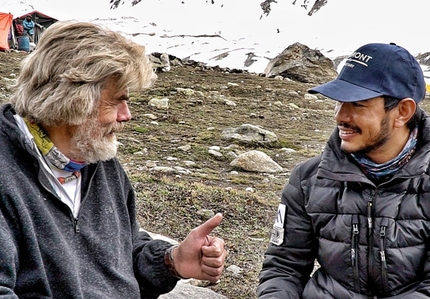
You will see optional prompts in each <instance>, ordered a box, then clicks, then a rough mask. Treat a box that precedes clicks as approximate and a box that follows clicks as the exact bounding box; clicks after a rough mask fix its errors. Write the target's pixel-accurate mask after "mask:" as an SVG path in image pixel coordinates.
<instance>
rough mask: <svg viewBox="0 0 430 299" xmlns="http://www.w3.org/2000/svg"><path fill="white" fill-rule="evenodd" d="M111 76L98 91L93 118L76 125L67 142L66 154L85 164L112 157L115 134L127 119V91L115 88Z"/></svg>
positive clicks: (113, 154) (128, 114) (114, 149)
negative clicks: (97, 103)
mask: <svg viewBox="0 0 430 299" xmlns="http://www.w3.org/2000/svg"><path fill="white" fill-rule="evenodd" d="M115 83H116V81H115V80H113V79H111V80H109V81H108V82H107V84H106V86H105V88H104V89H103V90H102V92H101V97H100V104H99V107H98V111H97V113H98V114H97V116H96V117H90V118H89V119H88V120H87V121H86V122H85V123H83V124H82V125H80V126H77V127H76V130H75V131H74V133H73V137H72V139H71V142H70V146H71V148H70V151H69V156H70V157H74V159H76V160H79V161H84V162H86V163H95V162H97V161H106V160H109V159H112V158H113V157H115V155H116V152H117V140H116V136H115V133H116V132H119V131H121V130H122V128H123V127H124V122H126V121H129V120H130V119H131V114H130V111H129V109H128V105H127V100H128V91H127V90H120V91H118V90H117V88H116V84H115Z"/></svg>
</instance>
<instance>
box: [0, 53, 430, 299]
mask: <svg viewBox="0 0 430 299" xmlns="http://www.w3.org/2000/svg"><path fill="white" fill-rule="evenodd" d="M23 55H25V54H20V53H0V102H5V101H7V98H8V96H9V93H8V91H7V84H9V83H10V82H11V80H12V79H13V78H15V76H16V74H18V72H19V62H20V61H21V59H22V58H23V57H24V56H23ZM158 76H159V78H158V80H157V82H156V83H155V85H154V86H153V88H151V89H149V90H147V91H145V92H142V93H139V94H133V95H132V97H131V100H130V102H129V106H130V110H131V112H132V114H133V119H132V120H131V121H130V122H129V123H128V125H127V126H126V129H125V130H124V131H123V132H121V133H120V134H119V136H118V139H119V141H120V142H121V146H120V152H119V155H118V157H119V159H120V160H121V162H122V163H123V165H124V167H125V169H126V170H127V172H128V174H129V175H130V178H131V180H132V182H133V185H134V187H135V190H136V194H137V210H138V219H139V221H140V223H141V225H142V227H143V228H145V229H147V230H149V231H152V232H156V233H159V234H163V235H166V236H168V237H170V238H173V239H177V240H181V239H183V238H184V237H185V236H186V234H187V233H188V232H189V231H190V230H191V229H192V228H194V227H195V226H197V225H199V224H200V223H201V222H202V221H204V220H206V219H207V217H208V216H207V215H208V213H210V211H213V212H215V213H216V212H221V213H223V215H224V221H223V222H222V224H221V226H220V227H219V228H217V229H216V230H215V231H214V234H215V235H218V236H220V237H222V238H223V239H224V240H225V241H226V247H227V249H228V251H229V256H228V259H227V263H226V268H228V267H230V266H232V265H235V266H238V267H240V268H241V269H242V272H241V273H240V274H233V273H232V272H231V271H228V270H226V271H225V274H224V275H223V277H222V279H221V281H220V282H219V283H218V284H216V285H210V286H208V287H209V288H211V289H212V290H214V291H216V292H218V293H221V294H223V295H225V296H227V297H228V298H230V299H245V298H247V299H249V298H255V297H256V296H255V289H256V286H257V276H258V272H259V270H260V267H261V262H262V260H263V254H264V251H265V249H266V247H267V245H268V240H269V236H270V232H271V227H272V225H273V222H274V215H275V211H276V208H277V204H278V200H279V196H280V192H281V190H282V188H283V185H284V184H285V183H286V182H287V181H288V176H289V174H290V172H291V170H292V168H293V167H294V166H295V165H296V164H297V163H299V162H301V161H304V160H306V159H307V158H309V157H311V156H314V155H316V154H318V153H320V152H321V151H322V149H323V147H324V144H325V141H326V139H327V138H328V136H329V135H330V133H331V131H332V129H333V127H334V121H333V107H334V103H333V102H332V101H330V100H324V99H322V98H321V99H317V98H311V99H305V97H304V95H305V94H306V90H307V89H309V88H310V87H311V85H306V84H301V83H297V82H293V81H286V80H283V81H281V80H276V79H269V78H265V77H260V76H257V75H255V74H247V73H231V72H227V71H226V70H222V69H217V68H215V69H206V68H203V67H201V66H200V67H198V66H195V65H188V66H184V65H182V66H180V65H177V66H173V67H172V69H171V70H170V71H169V72H166V73H159V74H158ZM153 98H159V99H161V98H168V99H169V108H168V109H157V108H154V107H151V106H149V105H148V102H149V101H150V100H151V99H153ZM427 102H428V101H425V102H424V108H425V109H426V106H427V105H429V104H428V103H427ZM426 110H428V109H426ZM242 124H253V125H258V126H260V127H262V128H264V129H266V130H269V131H272V132H274V133H275V134H276V135H277V136H278V138H279V142H278V143H277V144H275V145H272V146H259V145H258V144H254V145H245V144H238V143H236V144H235V145H232V142H230V141H227V140H225V139H223V138H222V131H223V130H224V129H225V128H231V127H238V126H240V125H242ZM213 146H218V147H219V148H220V149H219V152H220V153H221V154H223V155H222V156H214V155H212V154H210V153H209V152H208V150H209V148H210V147H213ZM252 149H257V150H260V151H263V152H265V153H266V154H268V155H269V156H270V157H271V158H272V159H273V160H274V161H276V162H277V163H278V164H279V165H281V166H282V168H283V171H282V172H280V173H276V174H259V173H250V172H244V171H241V170H239V169H234V168H233V167H232V166H230V162H231V160H232V158H231V157H232V156H231V155H229V152H234V153H235V154H239V153H243V152H246V151H250V150H252ZM287 149H288V150H287ZM155 166H158V168H157V167H155ZM208 211H209V212H208Z"/></svg>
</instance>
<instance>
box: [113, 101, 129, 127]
mask: <svg viewBox="0 0 430 299" xmlns="http://www.w3.org/2000/svg"><path fill="white" fill-rule="evenodd" d="M130 119H131V113H130V110H129V109H128V105H127V102H126V101H121V103H120V104H119V105H118V115H117V119H116V120H117V121H118V122H123V121H129V120H130Z"/></svg>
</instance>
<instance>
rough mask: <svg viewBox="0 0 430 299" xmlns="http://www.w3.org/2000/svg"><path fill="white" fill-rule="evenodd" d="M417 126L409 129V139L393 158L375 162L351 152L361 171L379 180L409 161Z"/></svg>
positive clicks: (414, 143) (413, 150) (415, 142)
mask: <svg viewBox="0 0 430 299" xmlns="http://www.w3.org/2000/svg"><path fill="white" fill-rule="evenodd" d="M417 136H418V127H416V128H415V129H414V130H412V131H411V134H410V135H409V139H408V141H407V142H406V144H405V146H404V147H403V150H402V151H401V152H400V154H399V155H398V156H397V157H395V158H394V159H392V160H390V161H388V162H385V163H382V164H377V163H374V162H372V161H371V160H369V159H368V158H367V157H366V156H365V155H361V154H351V156H352V157H353V158H354V159H355V161H357V163H358V164H359V165H360V167H361V169H362V171H363V172H364V174H365V175H366V176H368V177H369V178H370V179H376V180H380V179H381V178H384V177H387V176H389V175H391V174H393V173H395V172H396V171H398V170H399V169H400V168H401V167H402V166H403V165H405V164H406V163H408V162H409V160H410V159H411V158H412V156H413V154H414V153H415V149H416V146H417Z"/></svg>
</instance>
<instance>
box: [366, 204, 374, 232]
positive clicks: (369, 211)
mask: <svg viewBox="0 0 430 299" xmlns="http://www.w3.org/2000/svg"><path fill="white" fill-rule="evenodd" d="M372 207H373V202H371V201H369V202H368V203H367V226H368V227H369V229H370V230H371V229H372V228H373V220H372Z"/></svg>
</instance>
